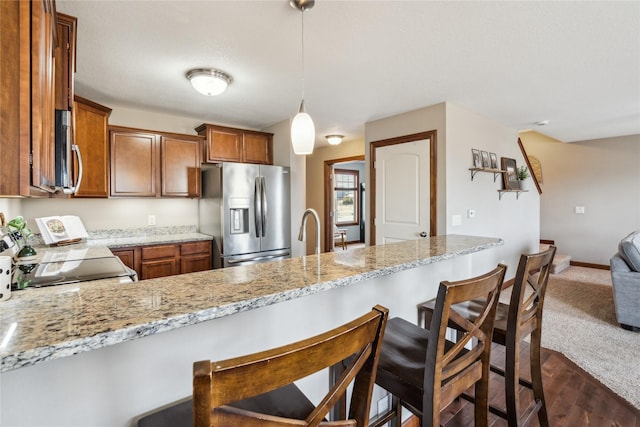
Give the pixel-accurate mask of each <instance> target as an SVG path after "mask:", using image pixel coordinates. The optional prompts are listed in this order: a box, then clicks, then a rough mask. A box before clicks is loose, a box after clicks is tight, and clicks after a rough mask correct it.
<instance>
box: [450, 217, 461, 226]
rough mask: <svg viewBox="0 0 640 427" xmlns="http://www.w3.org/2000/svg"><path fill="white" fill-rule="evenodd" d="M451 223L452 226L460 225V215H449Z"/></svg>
mask: <svg viewBox="0 0 640 427" xmlns="http://www.w3.org/2000/svg"><path fill="white" fill-rule="evenodd" d="M451 225H452V226H454V227H455V226H457V225H462V215H453V216H452V217H451Z"/></svg>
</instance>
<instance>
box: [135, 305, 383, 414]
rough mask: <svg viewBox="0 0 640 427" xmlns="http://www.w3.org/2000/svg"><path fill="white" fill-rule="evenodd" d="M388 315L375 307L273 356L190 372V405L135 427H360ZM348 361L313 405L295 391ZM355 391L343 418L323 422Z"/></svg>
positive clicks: (200, 366) (264, 353)
mask: <svg viewBox="0 0 640 427" xmlns="http://www.w3.org/2000/svg"><path fill="white" fill-rule="evenodd" d="M387 316H388V310H387V309H386V308H384V307H382V306H379V305H377V306H375V307H374V308H373V309H372V310H371V311H370V312H369V313H367V314H365V315H363V316H360V317H359V318H357V319H355V320H352V321H351V322H348V323H346V324H344V325H342V326H339V327H337V328H335V329H332V330H331V331H328V332H325V333H323V334H320V335H317V336H315V337H312V338H308V339H305V340H302V341H299V342H296V343H293V344H289V345H285V346H282V347H278V348H275V349H271V350H267V351H262V352H258V353H254V354H251V355H247V356H241V357H236V358H232V359H227V360H223V361H219V362H211V361H209V360H205V361H200V362H196V363H194V365H193V396H192V399H191V400H188V401H185V402H182V403H180V404H178V405H174V406H171V407H169V408H166V409H163V410H160V411H158V412H155V413H153V414H150V415H148V416H145V417H144V418H142V419H140V420H139V421H138V426H139V427H169V426H171V427H213V426H215V427H238V426H246V427H251V426H256V427H257V426H294V425H295V426H327V427H328V426H332V427H346V426H353V427H364V426H366V425H367V423H368V419H369V408H370V405H371V393H372V391H373V384H374V378H375V373H376V368H377V365H378V356H379V352H380V347H381V346H380V343H381V338H382V335H383V333H384V329H385V325H386V322H387ZM347 358H349V360H350V363H349V364H348V366H347V369H346V370H344V371H342V372H341V375H340V376H339V378H338V379H337V381H335V382H334V383H332V386H331V387H330V390H329V392H328V393H327V394H326V396H325V397H324V398H323V399H322V400H321V401H320V403H318V404H317V405H314V404H313V403H311V401H309V399H307V397H306V396H305V395H304V394H303V393H302V391H301V390H300V389H299V388H298V387H297V386H296V385H294V384H293V382H294V381H297V380H299V379H301V378H304V377H307V376H309V375H311V374H313V373H316V372H319V371H322V370H324V369H326V368H330V367H332V366H333V365H335V364H338V363H341V362H342V361H343V360H344V359H347ZM352 383H353V390H352V393H351V400H350V404H349V413H348V417H346V419H344V420H334V421H327V420H326V419H325V417H326V416H327V414H328V413H329V412H330V411H331V410H332V408H333V407H334V406H335V405H336V403H338V402H339V400H340V398H341V397H342V396H343V395H345V394H346V392H347V387H348V386H349V385H350V384H352Z"/></svg>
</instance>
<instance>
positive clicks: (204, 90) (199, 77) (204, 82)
mask: <svg viewBox="0 0 640 427" xmlns="http://www.w3.org/2000/svg"><path fill="white" fill-rule="evenodd" d="M187 79H189V81H190V82H191V86H193V88H194V89H195V90H197V91H198V92H200V93H201V94H203V95H207V96H216V95H220V94H221V93H222V92H224V91H225V90H226V89H227V86H229V84H230V83H231V82H232V81H233V79H232V78H231V76H230V75H229V74H227V73H225V72H224V71H220V70H216V69H215V68H197V69H195V70H191V71H189V72H188V73H187Z"/></svg>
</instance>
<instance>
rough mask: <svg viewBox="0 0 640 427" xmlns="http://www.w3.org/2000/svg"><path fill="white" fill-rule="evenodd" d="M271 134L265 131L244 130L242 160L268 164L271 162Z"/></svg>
mask: <svg viewBox="0 0 640 427" xmlns="http://www.w3.org/2000/svg"><path fill="white" fill-rule="evenodd" d="M272 147H273V136H272V135H270V134H265V133H254V132H246V131H245V132H244V134H243V159H242V160H243V161H244V162H245V163H259V164H265V165H270V164H272V163H273V158H272V157H273V156H272V155H271V151H272Z"/></svg>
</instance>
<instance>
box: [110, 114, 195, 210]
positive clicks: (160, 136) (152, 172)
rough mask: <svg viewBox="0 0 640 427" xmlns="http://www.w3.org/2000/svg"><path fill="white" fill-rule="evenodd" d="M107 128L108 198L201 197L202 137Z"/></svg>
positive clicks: (114, 127) (115, 127) (113, 127)
mask: <svg viewBox="0 0 640 427" xmlns="http://www.w3.org/2000/svg"><path fill="white" fill-rule="evenodd" d="M109 129H110V131H109V135H110V136H109V140H110V145H111V148H110V153H111V161H110V164H111V167H110V170H111V196H115V197H198V196H199V195H200V150H201V149H200V143H201V140H202V138H201V137H199V136H195V135H181V134H173V133H160V132H154V131H146V130H142V129H133V128H125V127H119V126H111V127H110V128H109Z"/></svg>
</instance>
